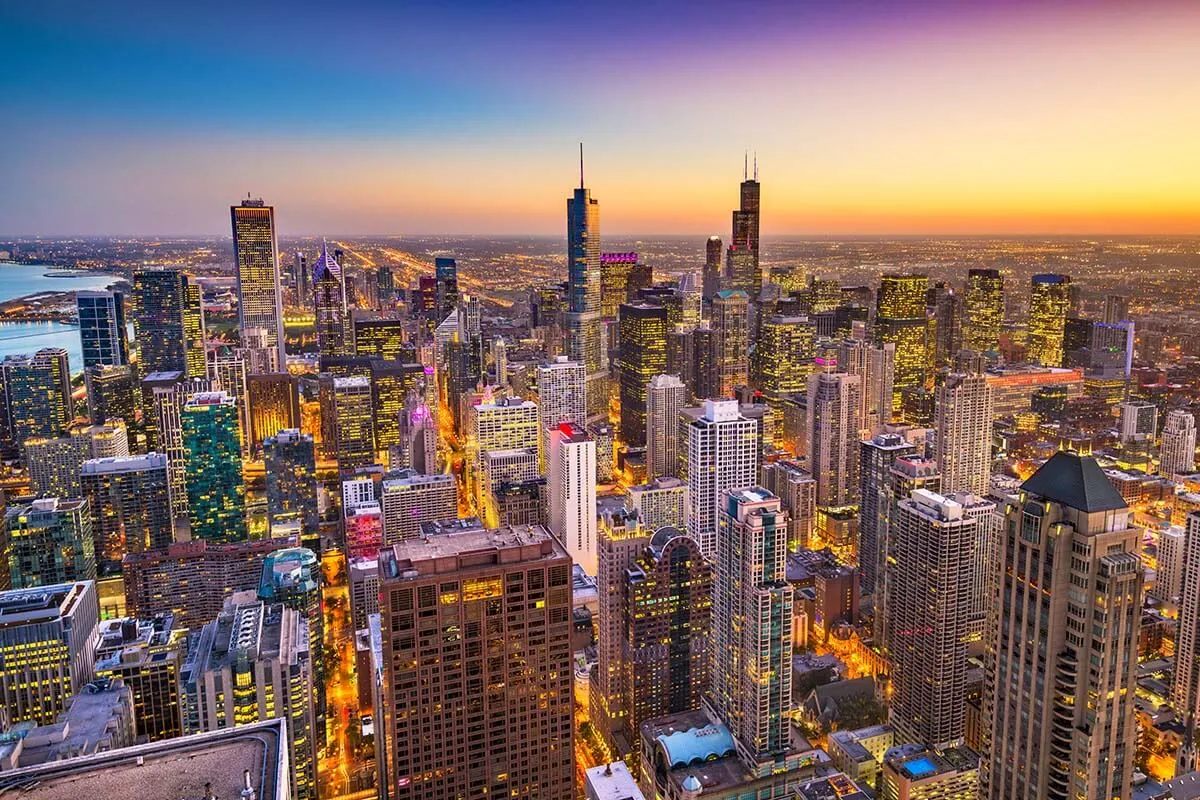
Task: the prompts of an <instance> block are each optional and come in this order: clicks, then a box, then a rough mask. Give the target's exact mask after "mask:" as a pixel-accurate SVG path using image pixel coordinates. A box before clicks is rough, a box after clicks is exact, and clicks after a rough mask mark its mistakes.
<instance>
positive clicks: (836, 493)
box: [808, 358, 862, 507]
mask: <svg viewBox="0 0 1200 800" xmlns="http://www.w3.org/2000/svg"><path fill="white" fill-rule="evenodd" d="M817 362H818V364H819V366H820V368H821V369H822V371H820V372H817V373H815V374H813V375H810V376H809V377H808V466H809V471H810V472H811V473H812V476H813V478H814V479H816V482H817V505H818V506H823V507H833V506H847V505H852V504H854V503H856V502H857V501H858V488H859V487H858V461H859V453H858V447H859V441H860V439H859V434H860V431H861V430H862V423H861V421H860V419H859V410H860V408H861V403H860V400H861V397H862V394H861V392H862V378H860V377H859V376H857V375H848V374H846V373H844V372H834V371H833V365H832V364H828V363H825V362H824V361H823V359H820V358H818V359H817Z"/></svg>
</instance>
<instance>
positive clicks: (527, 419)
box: [468, 398, 539, 508]
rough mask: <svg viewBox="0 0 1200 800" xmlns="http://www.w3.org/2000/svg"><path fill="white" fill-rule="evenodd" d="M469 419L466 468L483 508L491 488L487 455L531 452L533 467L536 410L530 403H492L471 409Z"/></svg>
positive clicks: (480, 505)
mask: <svg viewBox="0 0 1200 800" xmlns="http://www.w3.org/2000/svg"><path fill="white" fill-rule="evenodd" d="M471 415H472V418H473V429H472V431H471V435H470V436H469V437H468V466H469V467H470V468H472V469H471V472H472V473H473V474H472V475H471V485H473V487H474V489H475V494H476V498H475V499H476V506H477V507H478V508H482V507H483V505H484V503H485V500H486V497H487V492H488V491H489V490H490V488H491V478H490V477H489V476H488V473H487V468H486V456H487V454H488V452H489V451H492V450H514V449H526V448H534V449H535V452H534V457H533V463H534V465H535V467H536V464H537V462H538V455H537V452H536V447H537V442H538V438H539V428H538V406H537V404H536V403H533V402H531V401H529V400H520V399H518V398H509V399H507V400H501V401H498V402H495V403H481V404H480V405H477V406H475V407H474V408H472V409H471ZM472 450H474V453H473V454H472V453H471V451H472ZM472 455H473V457H472Z"/></svg>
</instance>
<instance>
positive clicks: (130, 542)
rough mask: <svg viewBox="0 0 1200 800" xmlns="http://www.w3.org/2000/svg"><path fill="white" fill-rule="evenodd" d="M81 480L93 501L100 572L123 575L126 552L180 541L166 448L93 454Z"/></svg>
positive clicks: (82, 472)
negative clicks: (115, 455) (107, 455)
mask: <svg viewBox="0 0 1200 800" xmlns="http://www.w3.org/2000/svg"><path fill="white" fill-rule="evenodd" d="M80 483H81V484H82V487H83V495H84V497H86V498H87V499H88V500H89V501H90V505H91V516H92V532H93V535H94V537H95V543H96V544H95V553H96V562H97V566H98V569H99V572H100V574H102V575H116V574H120V572H121V560H122V559H124V558H125V554H126V553H141V552H145V551H146V550H154V549H157V548H160V547H166V546H167V545H169V544H171V542H173V541H175V527H174V525H173V523H172V519H173V517H172V515H171V477H170V474H169V473H168V471H167V457H166V456H165V455H163V454H162V453H146V454H145V455H137V456H124V457H119V458H94V459H90V460H88V461H85V462H83V465H82V467H81V468H80Z"/></svg>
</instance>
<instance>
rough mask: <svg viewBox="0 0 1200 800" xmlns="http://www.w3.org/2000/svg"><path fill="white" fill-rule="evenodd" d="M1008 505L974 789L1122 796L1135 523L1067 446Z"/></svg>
mask: <svg viewBox="0 0 1200 800" xmlns="http://www.w3.org/2000/svg"><path fill="white" fill-rule="evenodd" d="M1004 516H1005V519H1004V523H1003V533H1002V537H1003V538H1002V540H1001V542H1000V547H999V548H998V552H999V553H1000V558H1001V563H1000V564H999V568H998V569H997V570H996V574H997V575H998V576H999V582H1000V585H999V589H1000V591H999V592H998V603H999V607H998V609H997V610H996V612H994V613H993V614H992V619H993V620H994V621H995V622H996V624H995V625H994V629H993V630H992V632H991V641H990V643H989V647H990V648H991V649H992V652H993V653H994V656H993V657H992V658H991V659H990V660H989V668H990V670H991V672H990V674H989V675H987V676H986V677H985V680H984V705H983V707H984V708H985V709H986V710H987V713H988V733H987V745H988V747H989V749H990V752H989V760H988V761H987V762H986V764H985V769H984V770H983V774H982V779H981V791H980V797H985V798H989V799H990V800H1001V798H1004V800H1035V798H1036V799H1037V800H1044V798H1056V797H1057V798H1068V797H1129V796H1130V779H1131V777H1132V774H1133V756H1134V750H1135V746H1134V743H1135V741H1136V733H1135V730H1134V713H1133V704H1134V690H1135V681H1136V671H1137V655H1136V654H1137V646H1138V644H1137V643H1138V628H1139V623H1140V619H1141V608H1142V597H1141V594H1142V565H1141V559H1140V558H1139V556H1138V551H1139V550H1140V538H1141V534H1140V531H1139V530H1138V529H1137V528H1134V527H1133V526H1132V525H1131V524H1130V523H1131V521H1132V520H1131V512H1130V510H1129V508H1128V507H1127V506H1126V504H1125V501H1124V500H1123V499H1121V496H1120V495H1119V494H1117V491H1116V490H1115V489H1113V488H1112V485H1111V484H1110V483H1109V482H1108V479H1107V478H1105V476H1104V473H1103V472H1102V471H1101V469H1100V467H1099V465H1098V464H1097V463H1096V461H1095V460H1094V459H1092V458H1088V457H1083V456H1080V455H1078V454H1076V453H1073V452H1069V451H1062V452H1058V453H1055V454H1054V456H1053V457H1052V458H1051V459H1050V460H1049V461H1047V462H1046V463H1045V464H1043V465H1042V467H1041V468H1040V469H1038V471H1037V472H1035V473H1034V474H1033V476H1032V477H1030V478H1029V479H1028V480H1026V481H1025V482H1024V483H1023V484H1021V490H1020V493H1019V494H1018V495H1017V496H1016V497H1015V498H1014V499H1013V500H1012V501H1010V502H1009V503H1008V504H1007V506H1006V508H1005V514H1004ZM1063 554H1069V555H1070V557H1069V558H1067V557H1061V556H1062V555H1063ZM1035 565H1036V567H1035ZM1181 630H1182V627H1181ZM1181 641H1182V640H1181ZM1042 653H1044V656H1043V655H1042ZM1176 674H1179V672H1178V671H1177V673H1176ZM1176 707H1177V708H1185V707H1186V706H1183V705H1177V706H1176Z"/></svg>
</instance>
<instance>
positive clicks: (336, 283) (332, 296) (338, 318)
mask: <svg viewBox="0 0 1200 800" xmlns="http://www.w3.org/2000/svg"><path fill="white" fill-rule="evenodd" d="M312 282H313V283H312V295H313V313H314V315H315V320H316V322H315V324H316V329H317V352H318V353H319V354H320V355H321V357H322V358H325V357H336V356H344V355H349V354H350V353H351V352H353V335H354V334H353V329H352V328H351V327H350V312H349V309H348V308H347V305H346V282H345V276H344V275H343V273H342V267H341V266H340V265H339V264H338V262H337V260H336V259H335V258H334V257H333V256H331V255H330V254H329V246H328V245H327V244H326V243H325V242H321V255H320V257H318V258H317V262H316V263H315V264H313V270H312Z"/></svg>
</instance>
